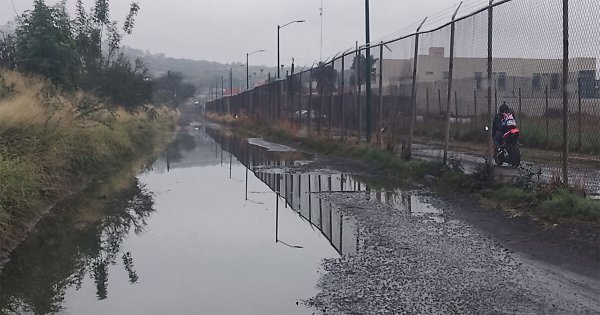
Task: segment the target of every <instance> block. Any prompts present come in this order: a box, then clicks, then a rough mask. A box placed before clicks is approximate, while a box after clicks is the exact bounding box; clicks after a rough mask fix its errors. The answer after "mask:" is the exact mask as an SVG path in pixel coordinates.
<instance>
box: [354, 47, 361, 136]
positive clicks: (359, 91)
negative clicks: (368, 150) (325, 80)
mask: <svg viewBox="0 0 600 315" xmlns="http://www.w3.org/2000/svg"><path fill="white" fill-rule="evenodd" d="M356 56H357V63H358V65H355V67H356V69H355V70H356V74H355V76H354V81H356V82H355V85H356V87H357V93H356V99H357V104H358V106H357V110H358V112H357V113H356V118H357V120H358V142H359V143H360V142H361V141H362V137H361V130H362V115H361V106H360V105H361V99H360V98H361V94H362V91H361V90H362V84H361V80H362V78H361V75H360V72H361V70H360V69H361V68H360V67H361V62H360V60H361V54H360V50H359V49H358V42H356Z"/></svg>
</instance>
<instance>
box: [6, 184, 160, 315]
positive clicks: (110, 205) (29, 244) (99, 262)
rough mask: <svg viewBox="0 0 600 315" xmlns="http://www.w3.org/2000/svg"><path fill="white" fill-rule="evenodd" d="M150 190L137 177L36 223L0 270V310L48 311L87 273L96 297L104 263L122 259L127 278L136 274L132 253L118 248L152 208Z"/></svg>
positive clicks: (102, 286) (105, 277)
mask: <svg viewBox="0 0 600 315" xmlns="http://www.w3.org/2000/svg"><path fill="white" fill-rule="evenodd" d="M153 206H154V201H153V197H152V195H151V194H150V193H149V192H148V191H147V190H146V189H145V188H144V186H143V185H141V184H140V183H139V182H138V180H137V179H134V180H132V181H131V182H129V183H127V185H126V188H125V189H123V190H121V191H120V192H118V193H113V194H110V197H108V198H107V199H104V198H102V197H101V198H99V199H95V200H93V201H90V200H89V199H88V200H85V201H84V200H80V201H78V202H75V203H74V204H72V206H71V207H69V208H66V209H62V210H61V211H57V213H59V215H57V216H55V217H48V218H45V219H43V220H42V222H40V223H39V224H38V229H37V231H36V232H34V233H33V234H32V235H31V236H30V237H29V238H28V239H27V240H26V241H25V242H24V243H23V244H21V245H20V246H19V247H18V248H17V249H16V250H15V251H14V252H13V253H12V254H11V257H10V258H11V260H10V261H9V262H8V263H7V264H6V265H5V267H4V270H3V272H2V274H0V313H2V314H11V313H13V314H23V313H35V314H48V313H55V312H59V311H61V310H62V302H63V299H64V296H65V291H66V290H67V289H68V288H70V287H75V288H76V289H77V290H79V289H80V288H81V286H82V283H83V281H84V279H85V278H86V277H88V276H89V277H91V278H93V280H94V283H95V284H96V296H97V297H98V299H100V300H102V299H106V298H107V297H108V295H109V285H108V283H109V274H108V271H107V270H108V266H109V265H116V264H119V263H122V264H123V267H124V269H125V271H126V272H127V274H128V275H129V280H130V282H131V284H135V283H136V282H137V281H138V280H139V276H138V275H137V273H136V271H135V267H134V258H133V255H132V253H130V252H126V251H125V250H124V249H123V248H122V244H123V241H124V239H125V238H126V236H127V235H128V234H130V232H132V231H133V232H134V233H140V232H142V231H143V230H144V227H145V226H146V220H147V218H148V217H149V216H150V215H151V214H152V213H153V212H154V209H153Z"/></svg>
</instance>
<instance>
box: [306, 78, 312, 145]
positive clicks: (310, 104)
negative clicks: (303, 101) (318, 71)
mask: <svg viewBox="0 0 600 315" xmlns="http://www.w3.org/2000/svg"><path fill="white" fill-rule="evenodd" d="M312 74H313V69H312V68H310V70H309V72H308V120H307V121H308V136H309V137H310V131H311V128H310V125H311V120H312V93H313V88H312Z"/></svg>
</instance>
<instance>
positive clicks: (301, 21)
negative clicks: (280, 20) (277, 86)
mask: <svg viewBox="0 0 600 315" xmlns="http://www.w3.org/2000/svg"><path fill="white" fill-rule="evenodd" d="M304 22H306V21H305V20H297V21H291V22H289V23H287V24H284V25H283V26H280V25H277V79H281V70H280V69H279V65H280V63H279V62H280V61H279V30H281V29H282V28H284V27H286V26H288V25H290V24H294V23H304Z"/></svg>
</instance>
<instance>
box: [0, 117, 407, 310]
mask: <svg viewBox="0 0 600 315" xmlns="http://www.w3.org/2000/svg"><path fill="white" fill-rule="evenodd" d="M249 142H250V143H252V144H249ZM310 160H311V157H310V156H307V155H305V154H301V153H298V152H294V151H293V150H292V151H291V150H289V148H287V147H284V146H283V147H282V146H269V143H266V142H264V141H262V140H260V139H250V141H248V140H247V139H242V138H237V137H234V136H233V135H228V134H226V133H221V132H217V131H209V130H206V129H204V128H199V129H189V130H185V131H183V132H182V133H181V134H180V135H179V136H178V137H177V139H176V141H175V142H174V143H173V144H172V145H171V147H170V149H169V150H168V153H167V154H165V155H164V156H163V157H161V158H160V159H158V160H157V161H156V162H155V163H154V164H153V165H152V167H151V168H150V169H149V170H146V171H144V172H142V173H141V174H140V175H139V176H137V178H135V179H131V180H128V181H126V182H123V180H120V179H117V180H116V181H115V183H114V184H113V183H109V184H110V185H114V186H119V187H123V188H122V189H119V190H117V191H116V192H111V193H104V192H102V191H100V192H91V193H90V194H89V195H90V196H88V197H86V198H83V199H81V200H78V201H76V202H73V203H71V204H69V205H68V206H66V207H61V209H60V211H57V212H56V213H55V214H54V215H53V216H50V217H47V218H45V219H44V220H43V221H42V222H41V223H40V224H39V227H38V229H37V231H36V232H35V233H33V234H32V235H31V236H30V237H29V238H28V239H27V240H26V241H25V242H24V243H23V244H22V245H21V246H20V247H19V248H18V249H17V250H16V251H15V252H13V253H12V255H11V260H10V261H9V262H8V263H7V264H6V265H5V267H4V270H3V272H2V274H1V275H0V310H1V313H18V314H20V313H35V314H47V313H61V314H84V313H85V314H150V313H154V314H183V313H187V314H189V313H194V314H249V313H250V314H306V313H311V312H312V311H311V310H309V309H307V308H306V307H305V306H304V303H303V300H305V299H309V298H311V297H312V296H314V295H315V294H316V293H317V288H316V284H317V281H318V279H319V277H320V273H321V272H322V269H321V268H322V267H321V262H322V261H323V259H325V258H334V257H339V256H340V255H342V254H353V253H356V252H357V251H358V250H359V248H360V245H361V240H360V232H359V231H358V229H357V226H356V223H355V222H354V221H353V220H351V219H350V218H345V217H344V216H343V215H342V214H341V212H340V211H339V209H336V208H335V206H333V205H332V204H331V203H326V202H324V201H322V199H321V198H320V197H319V196H320V194H321V193H322V192H348V193H353V192H354V193H356V192H365V191H368V190H369V188H368V187H366V186H365V185H364V184H362V183H360V182H358V181H356V180H354V179H353V178H352V177H350V176H347V175H344V174H339V173H336V172H335V171H327V170H319V171H312V172H311V171H308V172H300V171H298V170H297V168H295V166H300V165H304V164H306V163H310ZM368 194H372V195H373V198H378V200H384V201H385V200H386V198H387V199H389V202H401V203H402V202H405V203H406V202H407V201H408V204H410V203H411V198H412V197H411V196H404V197H402V196H401V197H399V198H392V197H391V196H390V195H389V193H386V192H370V191H369V192H368ZM405 197H407V198H408V199H406V198H405ZM415 202H417V201H416V200H415Z"/></svg>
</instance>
